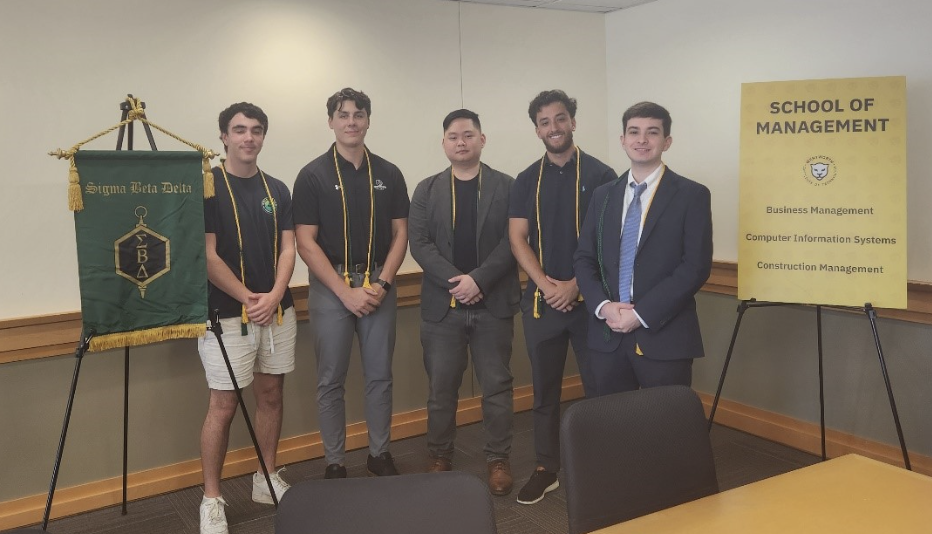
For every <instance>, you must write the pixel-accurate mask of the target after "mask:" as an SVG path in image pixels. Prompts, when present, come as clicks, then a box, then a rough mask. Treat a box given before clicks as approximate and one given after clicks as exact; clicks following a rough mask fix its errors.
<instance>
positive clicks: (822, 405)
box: [815, 305, 828, 461]
mask: <svg viewBox="0 0 932 534" xmlns="http://www.w3.org/2000/svg"><path fill="white" fill-rule="evenodd" d="M815 309H816V329H817V330H818V333H817V336H818V345H819V426H820V428H821V429H822V461H825V460H827V459H828V458H827V457H826V455H825V387H824V386H825V381H824V380H823V374H822V306H818V305H817V306H816V308H815Z"/></svg>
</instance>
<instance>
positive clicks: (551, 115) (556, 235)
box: [508, 90, 616, 504]
mask: <svg viewBox="0 0 932 534" xmlns="http://www.w3.org/2000/svg"><path fill="white" fill-rule="evenodd" d="M528 115H529V116H530V118H531V122H533V123H534V126H535V128H536V132H537V137H538V138H540V140H541V141H543V143H544V148H545V149H546V153H545V154H544V156H543V157H542V158H541V159H540V160H537V161H535V162H534V163H532V164H531V165H530V166H529V167H528V168H527V169H525V170H524V171H523V172H522V173H521V174H519V175H518V177H517V179H516V180H515V185H514V187H513V188H512V191H511V202H510V208H509V210H508V216H509V217H510V222H509V235H510V238H511V250H512V252H513V253H514V255H515V258H516V259H517V260H518V263H519V264H520V265H521V268H523V269H524V270H525V272H527V274H528V277H529V278H530V280H529V281H528V285H527V290H526V291H525V293H524V297H523V298H522V300H521V311H522V316H523V320H524V336H525V340H526V342H527V350H528V356H529V357H530V359H531V373H532V381H533V384H534V448H535V451H536V453H537V469H536V470H535V471H534V473H533V474H532V475H531V478H530V480H528V482H527V484H525V486H524V487H523V488H521V491H520V492H518V502H519V503H521V504H534V503H536V502H538V501H540V500H541V499H543V498H544V495H545V494H546V493H547V492H550V491H553V490H555V489H556V488H557V487H559V485H560V483H559V482H558V481H557V472H558V471H559V470H560V392H561V388H562V385H563V367H564V365H565V364H566V351H567V348H568V344H569V343H570V342H572V344H573V352H574V353H575V354H576V363H577V364H578V366H579V374H580V376H581V377H582V381H583V388H584V390H585V391H586V395H587V396H589V395H590V393H591V391H592V390H591V388H592V385H591V384H592V378H591V377H590V376H589V367H588V365H587V361H586V356H587V353H588V352H587V351H588V349H587V347H586V336H587V332H588V326H587V325H588V323H587V321H588V317H587V315H586V311H585V306H579V304H580V300H579V288H578V287H577V286H576V279H575V277H574V275H573V253H574V252H576V244H577V241H578V239H579V229H580V227H581V226H582V223H583V217H584V216H585V214H586V210H587V208H588V207H589V199H590V198H591V197H592V191H593V190H594V189H595V188H596V187H598V186H600V185H602V184H605V183H608V182H610V181H612V180H614V179H615V178H616V175H615V171H613V170H612V169H611V168H609V167H608V166H607V165H605V164H604V163H602V162H601V161H599V160H597V159H595V158H594V157H592V156H590V155H589V154H586V153H584V152H582V151H581V150H579V148H578V147H577V146H576V145H575V144H574V143H573V131H574V130H576V99H574V98H570V97H568V96H567V95H566V93H564V92H563V91H560V90H554V91H544V92H542V93H540V94H539V95H537V96H536V97H535V98H534V100H532V101H531V105H530V107H529V108H528Z"/></svg>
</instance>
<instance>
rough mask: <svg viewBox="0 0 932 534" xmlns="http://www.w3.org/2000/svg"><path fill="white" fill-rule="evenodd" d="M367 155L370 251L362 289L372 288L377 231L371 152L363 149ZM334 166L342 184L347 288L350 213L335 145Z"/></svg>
mask: <svg viewBox="0 0 932 534" xmlns="http://www.w3.org/2000/svg"><path fill="white" fill-rule="evenodd" d="M363 151H364V153H365V154H366V166H367V167H368V168H369V250H368V252H367V255H366V278H365V280H363V283H362V287H365V288H371V287H372V284H370V283H369V274H370V272H369V269H370V268H371V266H372V239H373V235H374V230H375V182H374V180H373V179H372V161H371V160H370V159H369V150H368V149H366V148H365V147H363ZM333 166H334V167H335V168H336V170H337V182H339V184H340V200H342V201H343V281H344V282H345V283H346V285H347V286H351V285H352V284H350V273H349V268H350V265H349V264H350V255H349V249H350V237H349V233H348V231H347V230H348V227H349V212H348V210H347V208H346V189H345V188H344V187H343V174H342V173H341V172H340V162H339V161H338V160H337V145H336V144H334V145H333Z"/></svg>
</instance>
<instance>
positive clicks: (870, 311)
mask: <svg viewBox="0 0 932 534" xmlns="http://www.w3.org/2000/svg"><path fill="white" fill-rule="evenodd" d="M864 311H865V313H867V319H868V320H869V321H870V323H871V332H872V333H873V334H874V346H875V347H876V348H877V358H878V359H879V360H880V372H881V373H883V381H884V384H885V385H886V386H887V397H888V398H889V399H890V409H891V410H892V411H893V423H894V425H896V436H897V438H899V440H900V449H901V450H902V451H903V464H904V465H905V466H906V469H908V470H910V471H912V470H913V468H912V466H911V465H910V463H909V452H907V450H906V440H905V439H903V427H901V426H900V416H899V413H898V412H897V411H896V401H894V400H893V386H891V385H890V375H888V374H887V362H886V360H885V359H884V357H883V349H882V348H881V346H880V334H878V333H877V310H875V309H874V307H873V306H871V303H870V302H868V303H867V304H865V305H864Z"/></svg>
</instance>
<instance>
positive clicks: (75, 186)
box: [68, 157, 84, 212]
mask: <svg viewBox="0 0 932 534" xmlns="http://www.w3.org/2000/svg"><path fill="white" fill-rule="evenodd" d="M70 160H71V168H70V169H68V209H69V210H71V211H76V212H77V211H81V210H83V209H84V198H83V197H82V196H81V177H80V176H79V175H78V167H77V165H75V164H74V157H71V158H70Z"/></svg>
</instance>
